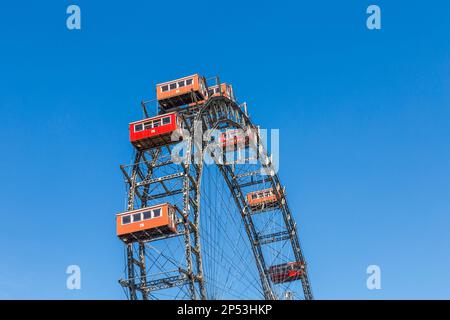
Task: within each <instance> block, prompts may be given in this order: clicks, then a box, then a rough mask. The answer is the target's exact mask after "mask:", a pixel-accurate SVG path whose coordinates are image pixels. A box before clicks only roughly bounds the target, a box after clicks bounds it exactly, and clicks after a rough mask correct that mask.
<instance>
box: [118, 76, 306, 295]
mask: <svg viewBox="0 0 450 320" xmlns="http://www.w3.org/2000/svg"><path fill="white" fill-rule="evenodd" d="M217 84H220V81H219V80H217ZM219 88H220V85H219ZM144 111H145V113H146V109H145V108H144ZM171 111H173V110H171ZM177 112H178V115H179V117H180V118H181V119H182V124H183V128H184V129H185V130H187V132H189V135H188V136H185V137H183V142H182V143H183V146H184V148H185V149H184V150H185V151H186V152H185V153H186V154H183V156H182V157H180V159H181V160H182V161H176V159H174V158H173V157H172V154H174V153H175V154H176V153H177V152H178V149H176V148H178V146H179V144H171V145H167V146H163V147H157V148H153V149H149V150H145V151H137V150H135V156H134V161H133V163H132V164H131V165H129V166H121V167H120V168H121V170H122V172H123V175H124V177H125V182H126V186H127V193H128V196H127V211H130V210H133V209H137V208H143V207H147V206H149V205H152V204H154V203H158V202H160V201H161V200H162V199H170V201H172V202H176V210H177V217H178V218H177V229H178V234H176V235H171V236H169V237H168V236H165V235H161V237H159V238H156V239H155V238H152V239H151V240H142V238H140V239H134V241H133V240H129V241H127V242H126V243H125V246H126V275H127V277H126V279H121V280H119V282H120V284H121V285H122V286H123V287H124V288H125V289H126V291H127V294H128V297H129V298H130V299H132V300H135V299H144V300H146V299H151V298H152V293H154V292H155V291H158V290H164V289H169V290H170V288H185V291H184V292H186V293H187V296H188V297H189V298H190V299H194V300H195V299H207V298H208V295H207V292H206V286H205V281H207V280H205V277H204V274H203V264H202V248H201V241H200V240H201V234H200V225H199V223H200V211H201V210H200V203H201V197H202V194H201V189H200V184H201V180H202V172H203V166H204V165H205V164H204V161H203V159H204V156H205V153H209V152H210V150H209V149H208V146H207V143H206V142H205V141H204V139H201V140H200V142H198V141H197V140H196V139H193V137H195V134H196V133H197V131H200V132H202V133H203V132H207V130H209V129H220V130H223V129H227V128H238V129H242V130H244V131H245V130H248V129H251V130H254V132H257V137H258V142H259V141H260V140H261V136H260V134H259V131H258V130H257V127H256V126H254V125H253V124H252V123H251V121H250V119H249V117H248V116H247V113H246V109H244V110H243V108H242V107H241V106H239V105H238V104H237V103H236V102H234V101H232V100H230V99H228V98H226V97H224V96H220V95H219V96H213V97H211V98H209V99H208V100H207V101H206V102H204V103H200V104H197V105H194V106H191V107H185V108H180V109H178V110H177ZM254 148H255V150H256V157H255V158H254V159H253V160H254V162H255V166H254V167H255V168H256V169H252V170H247V171H245V170H244V171H242V170H243V169H242V168H238V166H239V164H235V163H233V162H229V161H226V159H224V156H223V158H218V157H217V156H214V154H212V155H211V157H212V159H213V160H214V162H215V164H214V163H213V165H216V166H217V167H218V169H219V170H220V172H221V174H222V176H223V179H224V181H225V182H226V185H227V186H228V188H229V191H230V193H231V195H232V197H233V198H234V202H235V205H236V208H237V211H238V212H239V213H240V215H241V217H242V222H243V225H244V228H245V234H246V235H247V237H248V240H249V243H250V246H251V250H252V254H253V258H254V263H255V264H256V267H257V270H258V273H259V279H260V285H261V288H262V292H263V296H264V298H265V299H268V300H272V299H282V298H283V297H280V296H277V294H276V293H275V290H274V284H273V283H272V281H271V278H270V274H269V267H270V266H269V265H267V262H266V260H265V254H264V250H263V248H264V246H266V245H269V244H271V243H274V242H286V243H287V244H288V245H289V246H290V247H291V249H292V251H293V254H294V257H295V261H297V262H301V263H304V264H305V270H304V273H303V275H302V277H301V279H300V281H301V285H302V290H303V294H304V298H305V299H308V300H309V299H313V294H312V290H311V286H310V283H309V279H308V272H307V269H306V262H305V259H304V257H303V254H302V250H301V247H300V243H299V240H298V232H297V226H296V223H295V221H294V219H293V217H292V214H291V211H290V210H289V206H288V202H287V199H286V194H285V192H284V188H283V187H282V185H281V183H280V180H279V178H278V175H277V174H276V173H275V171H274V168H273V164H272V162H271V158H270V157H269V156H268V154H267V151H266V150H265V148H264V146H263V144H261V143H257V144H255V146H254ZM252 186H253V187H255V186H258V187H261V189H262V188H268V187H271V188H273V190H274V194H275V196H276V198H277V200H278V203H279V206H278V208H277V209H278V211H277V212H279V214H280V215H282V221H284V225H283V226H282V229H281V230H279V231H277V232H274V233H269V234H264V233H263V231H262V230H259V229H258V225H257V223H255V221H254V219H255V216H256V215H264V214H266V211H265V210H261V211H260V212H252V210H251V209H250V207H249V205H248V204H247V202H246V198H245V190H246V188H248V187H252ZM172 237H182V238H183V241H184V250H183V251H184V264H183V267H180V266H178V267H175V268H171V269H170V268H169V267H168V264H164V265H163V266H162V267H161V269H164V272H162V273H160V274H157V275H150V274H149V272H148V264H149V263H156V262H155V261H150V262H149V259H150V257H149V256H148V255H147V254H146V247H147V246H148V245H151V243H152V242H154V241H169V240H170V238H172ZM164 255H165V254H164V253H163V252H160V254H159V256H158V258H157V259H159V257H161V259H164V258H166V257H165V256H164ZM152 259H154V260H156V259H155V258H154V257H152ZM167 261H169V262H170V258H168V257H167ZM166 265H167V266H166ZM284 297H285V298H286V297H289V298H290V294H289V292H287V293H285V295H284Z"/></svg>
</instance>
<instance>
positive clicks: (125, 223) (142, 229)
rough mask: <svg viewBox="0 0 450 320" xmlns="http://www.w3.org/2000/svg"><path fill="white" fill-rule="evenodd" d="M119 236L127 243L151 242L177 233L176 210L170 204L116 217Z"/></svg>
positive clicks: (124, 213)
mask: <svg viewBox="0 0 450 320" xmlns="http://www.w3.org/2000/svg"><path fill="white" fill-rule="evenodd" d="M116 230H117V236H118V237H119V238H120V239H121V240H123V241H125V242H133V241H137V240H151V239H154V238H159V237H161V236H166V235H171V234H176V233H177V227H176V217H175V208H174V207H173V206H172V205H170V204H169V203H163V204H159V205H156V206H152V207H147V208H141V209H137V210H132V211H127V212H122V213H119V214H117V215H116Z"/></svg>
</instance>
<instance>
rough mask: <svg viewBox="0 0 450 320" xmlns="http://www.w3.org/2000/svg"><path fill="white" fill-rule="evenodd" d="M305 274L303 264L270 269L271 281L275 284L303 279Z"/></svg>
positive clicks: (289, 263) (289, 264)
mask: <svg viewBox="0 0 450 320" xmlns="http://www.w3.org/2000/svg"><path fill="white" fill-rule="evenodd" d="M304 272H305V264H304V263H302V262H288V263H285V264H278V265H275V266H271V267H270V268H269V275H270V279H271V280H272V282H273V283H275V284H278V283H284V282H290V281H294V280H298V279H301V277H302V276H303V274H304Z"/></svg>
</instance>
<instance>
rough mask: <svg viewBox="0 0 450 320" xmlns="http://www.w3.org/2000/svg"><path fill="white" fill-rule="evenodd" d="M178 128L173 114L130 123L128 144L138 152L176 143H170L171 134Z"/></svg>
mask: <svg viewBox="0 0 450 320" xmlns="http://www.w3.org/2000/svg"><path fill="white" fill-rule="evenodd" d="M179 128H180V123H179V119H178V117H177V114H176V113H175V112H171V113H166V114H163V115H160V116H156V117H153V118H148V119H144V120H139V121H136V122H132V123H130V142H131V143H132V144H133V146H135V147H136V148H137V149H138V150H145V149H149V148H154V147H159V146H163V145H168V144H171V143H174V142H178V140H175V141H172V134H173V133H174V131H175V130H177V129H179Z"/></svg>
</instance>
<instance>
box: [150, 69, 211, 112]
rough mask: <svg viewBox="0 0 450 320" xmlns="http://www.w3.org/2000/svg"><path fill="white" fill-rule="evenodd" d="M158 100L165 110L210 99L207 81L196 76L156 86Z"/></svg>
mask: <svg viewBox="0 0 450 320" xmlns="http://www.w3.org/2000/svg"><path fill="white" fill-rule="evenodd" d="M156 99H157V100H158V103H159V105H160V107H161V109H163V110H167V109H171V108H176V107H180V106H183V105H187V104H192V103H195V102H197V101H203V100H206V99H208V91H207V89H206V80H205V78H204V77H202V76H200V75H198V74H194V75H192V76H189V77H184V78H180V79H176V80H172V81H168V82H164V83H159V84H157V85H156Z"/></svg>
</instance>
